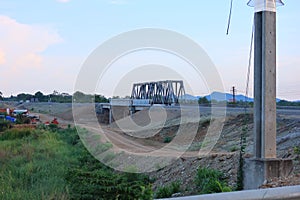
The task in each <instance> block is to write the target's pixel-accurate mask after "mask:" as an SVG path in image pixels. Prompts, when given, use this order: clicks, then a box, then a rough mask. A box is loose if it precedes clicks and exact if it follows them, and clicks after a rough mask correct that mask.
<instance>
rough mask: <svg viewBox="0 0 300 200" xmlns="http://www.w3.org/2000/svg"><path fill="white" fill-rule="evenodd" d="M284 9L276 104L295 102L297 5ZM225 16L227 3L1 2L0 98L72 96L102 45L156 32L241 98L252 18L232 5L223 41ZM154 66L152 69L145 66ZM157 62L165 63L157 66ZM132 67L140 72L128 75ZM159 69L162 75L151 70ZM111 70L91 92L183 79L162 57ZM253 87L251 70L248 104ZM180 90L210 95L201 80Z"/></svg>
mask: <svg viewBox="0 0 300 200" xmlns="http://www.w3.org/2000/svg"><path fill="white" fill-rule="evenodd" d="M284 3H285V6H282V7H278V9H277V97H278V98H281V99H287V100H300V81H299V80H300V79H299V74H300V45H299V44H300V40H299V35H300V23H298V22H297V20H299V19H300V12H299V7H300V1H296V0H293V1H292V0H285V1H284ZM229 8H230V0H222V1H220V0H210V1H204V0H202V1H199V0H189V1H183V0H163V1H162V0H88V1H83V0H41V1H37V0H22V1H20V0H0V74H1V79H0V91H1V92H2V93H3V95H4V96H10V95H16V94H18V93H32V94H34V93H35V92H37V91H42V92H43V93H44V94H49V93H52V92H53V91H54V90H57V91H59V92H67V93H73V92H74V85H75V83H76V80H77V77H78V75H79V73H80V70H81V68H82V66H83V64H84V63H85V61H86V60H87V59H88V57H89V56H90V54H91V53H92V52H93V51H94V50H95V49H96V48H98V47H99V46H101V44H103V43H104V42H106V41H107V40H109V39H111V38H113V37H114V36H117V35H119V34H122V33H124V32H128V31H132V30H136V29H141V28H159V29H167V30H172V31H175V32H178V33H180V34H182V35H185V36H187V37H189V38H190V39H192V40H193V41H195V42H197V43H198V44H199V45H200V46H201V47H202V48H203V49H204V50H205V52H206V53H207V55H208V56H209V57H210V59H211V60H212V62H213V63H214V65H215V66H216V68H217V70H218V72H219V74H220V76H221V79H222V81H223V85H224V91H225V92H230V90H231V88H232V86H235V87H236V89H237V91H238V93H241V94H243V93H245V90H246V76H247V67H248V59H249V51H250V40H251V31H252V24H253V14H254V11H253V8H251V7H248V6H247V0H238V1H237V0H235V1H233V11H232V19H231V24H230V31H229V35H226V28H227V21H228V14H229ZM116 48H117V47H116ZM153 58H155V59H156V62H153V63H151V62H149V61H151V59H153ZM160 59H161V60H164V61H161V63H159V62H157V60H160ZM143 62H144V63H143ZM131 63H133V64H135V65H139V66H137V68H136V69H132V66H130V65H131ZM133 64H132V65H133ZM159 64H161V65H162V64H163V65H164V66H166V67H164V68H163V69H162V68H161V69H158V67H157V66H158V65H159ZM113 65H114V66H113V67H112V69H111V70H108V71H107V73H106V75H105V77H104V78H103V79H101V80H99V85H98V86H97V87H96V88H97V91H96V92H98V93H102V94H103V95H106V96H117V95H119V96H126V95H130V92H131V84H132V83H133V82H139V81H142V80H145V81H150V79H152V80H161V79H172V78H180V76H181V73H182V71H186V73H189V71H188V70H182V69H183V68H184V69H185V67H186V68H188V67H189V66H185V65H186V63H184V62H182V61H180V60H178V57H177V58H176V56H175V57H174V56H173V58H172V56H170V55H166V53H165V52H163V53H161V52H151V51H141V52H137V53H132V54H131V55H128V56H127V57H126V56H125V57H122V58H120V59H119V60H117V61H116V62H114V64H113ZM251 68H253V66H252V67H251ZM120 69H122V70H125V71H126V70H127V74H126V76H125V75H123V76H119V77H118V76H116V74H117V72H119V71H120ZM150 69H151V70H150ZM136 73H137V74H139V75H140V78H137V74H136ZM190 73H192V72H190ZM147 75H148V76H147ZM141 77H142V78H141ZM121 80H130V81H129V82H130V83H129V82H128V81H127V82H122V81H121ZM101 81H102V82H105V83H104V84H101ZM125 83H126V84H125ZM252 84H253V70H251V76H250V90H249V95H250V96H252V94H253V92H252V88H253V87H252ZM112 86H114V87H115V88H111V87H112ZM186 87H187V92H188V93H191V94H193V95H206V94H208V93H209V90H208V89H207V87H205V78H203V77H202V79H201V78H200V79H199V80H197V79H196V78H194V79H193V80H192V81H190V83H188V86H186Z"/></svg>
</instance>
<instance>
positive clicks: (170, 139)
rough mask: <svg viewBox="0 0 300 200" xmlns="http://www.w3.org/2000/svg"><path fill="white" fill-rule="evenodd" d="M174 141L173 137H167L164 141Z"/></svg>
mask: <svg viewBox="0 0 300 200" xmlns="http://www.w3.org/2000/svg"><path fill="white" fill-rule="evenodd" d="M171 141H172V138H171V137H165V138H164V143H170V142H171Z"/></svg>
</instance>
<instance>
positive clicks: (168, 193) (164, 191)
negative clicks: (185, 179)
mask: <svg viewBox="0 0 300 200" xmlns="http://www.w3.org/2000/svg"><path fill="white" fill-rule="evenodd" d="M180 185H181V184H180V182H172V183H171V184H170V185H167V186H164V187H159V188H158V189H157V192H156V194H155V198H169V197H172V195H173V194H175V193H179V192H180V191H181V189H180Z"/></svg>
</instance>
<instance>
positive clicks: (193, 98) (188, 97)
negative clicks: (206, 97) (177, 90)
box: [181, 94, 199, 101]
mask: <svg viewBox="0 0 300 200" xmlns="http://www.w3.org/2000/svg"><path fill="white" fill-rule="evenodd" d="M181 98H182V99H184V100H188V101H194V100H198V99H199V97H198V96H193V95H190V94H185V95H183V96H181Z"/></svg>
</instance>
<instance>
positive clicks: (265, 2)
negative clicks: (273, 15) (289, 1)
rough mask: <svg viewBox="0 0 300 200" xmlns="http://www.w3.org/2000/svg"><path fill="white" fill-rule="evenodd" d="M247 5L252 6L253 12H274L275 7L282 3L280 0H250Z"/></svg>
mask: <svg viewBox="0 0 300 200" xmlns="http://www.w3.org/2000/svg"><path fill="white" fill-rule="evenodd" d="M247 5H248V6H251V7H254V12H261V11H270V12H276V7H278V6H283V5H284V3H283V2H282V1H281V0H250V1H249V2H248V3H247Z"/></svg>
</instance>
